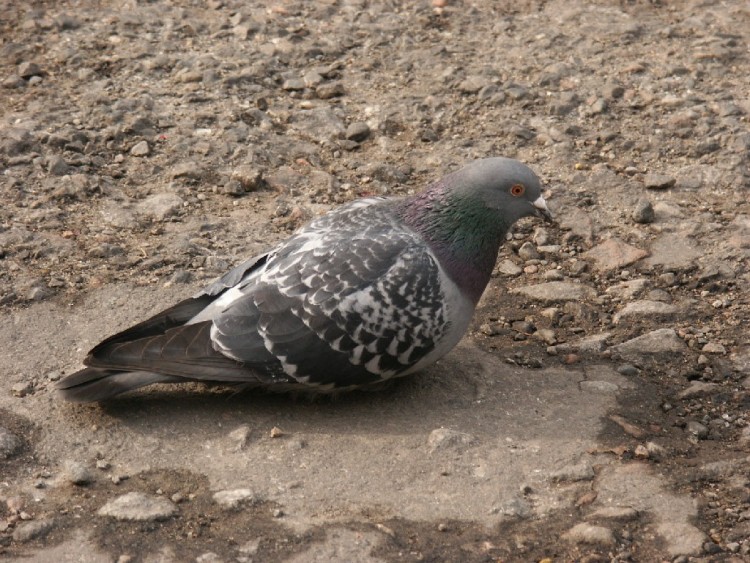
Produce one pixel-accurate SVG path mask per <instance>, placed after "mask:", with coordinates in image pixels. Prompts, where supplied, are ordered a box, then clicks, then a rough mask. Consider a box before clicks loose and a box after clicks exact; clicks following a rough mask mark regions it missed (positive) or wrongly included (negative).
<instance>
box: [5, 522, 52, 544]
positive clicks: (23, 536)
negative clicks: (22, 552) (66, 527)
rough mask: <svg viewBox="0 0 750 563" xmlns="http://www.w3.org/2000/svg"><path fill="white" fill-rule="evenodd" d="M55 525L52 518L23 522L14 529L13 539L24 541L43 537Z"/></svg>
mask: <svg viewBox="0 0 750 563" xmlns="http://www.w3.org/2000/svg"><path fill="white" fill-rule="evenodd" d="M54 525H55V521H54V520H53V519H52V518H49V519H44V520H32V521H30V522H23V523H21V524H19V525H18V526H17V527H16V529H15V530H13V541H17V542H19V543H23V542H27V541H30V540H34V539H39V538H43V537H44V536H46V535H47V533H48V532H49V531H50V530H51V529H52V528H53V527H54Z"/></svg>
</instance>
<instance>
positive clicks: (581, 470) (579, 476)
mask: <svg viewBox="0 0 750 563" xmlns="http://www.w3.org/2000/svg"><path fill="white" fill-rule="evenodd" d="M594 476H595V473H594V468H593V466H592V465H591V463H588V462H585V461H584V462H582V463H578V464H575V465H566V466H565V467H563V468H562V469H558V470H557V471H553V472H551V473H550V474H549V480H550V481H552V482H553V483H565V482H576V481H591V480H592V479H593V478H594Z"/></svg>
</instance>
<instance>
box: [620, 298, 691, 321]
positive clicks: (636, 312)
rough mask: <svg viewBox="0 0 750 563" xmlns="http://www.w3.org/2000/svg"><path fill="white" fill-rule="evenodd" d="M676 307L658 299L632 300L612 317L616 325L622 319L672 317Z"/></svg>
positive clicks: (675, 312) (676, 310)
mask: <svg viewBox="0 0 750 563" xmlns="http://www.w3.org/2000/svg"><path fill="white" fill-rule="evenodd" d="M678 310H679V309H678V308H677V307H676V306H675V305H670V304H669V303H662V302H660V301H649V300H642V301H633V302H632V303H628V304H627V305H625V307H623V308H622V309H621V310H620V311H619V312H618V313H617V314H616V315H615V316H614V318H613V319H612V322H614V323H615V324H616V325H617V324H620V322H621V321H622V320H623V319H635V320H639V319H644V318H647V319H670V318H672V317H674V316H675V315H676V314H677V312H678Z"/></svg>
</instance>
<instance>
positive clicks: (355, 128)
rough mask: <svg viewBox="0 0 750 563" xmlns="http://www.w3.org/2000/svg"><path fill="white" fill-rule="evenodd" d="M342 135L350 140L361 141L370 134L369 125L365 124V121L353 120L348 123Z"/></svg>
mask: <svg viewBox="0 0 750 563" xmlns="http://www.w3.org/2000/svg"><path fill="white" fill-rule="evenodd" d="M344 136H345V137H346V138H347V139H349V140H350V141H356V142H358V143H361V142H362V141H364V140H365V139H367V137H369V136H370V126H369V125H367V123H363V122H361V121H355V122H354V123H351V124H349V127H347V128H346V133H345V135H344Z"/></svg>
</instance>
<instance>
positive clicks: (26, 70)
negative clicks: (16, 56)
mask: <svg viewBox="0 0 750 563" xmlns="http://www.w3.org/2000/svg"><path fill="white" fill-rule="evenodd" d="M43 74H44V71H42V68H41V67H40V66H39V65H38V64H36V63H34V62H31V61H26V62H23V63H21V64H20V65H18V76H20V77H21V78H24V79H26V80H28V79H29V78H31V77H32V76H41V75H43Z"/></svg>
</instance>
